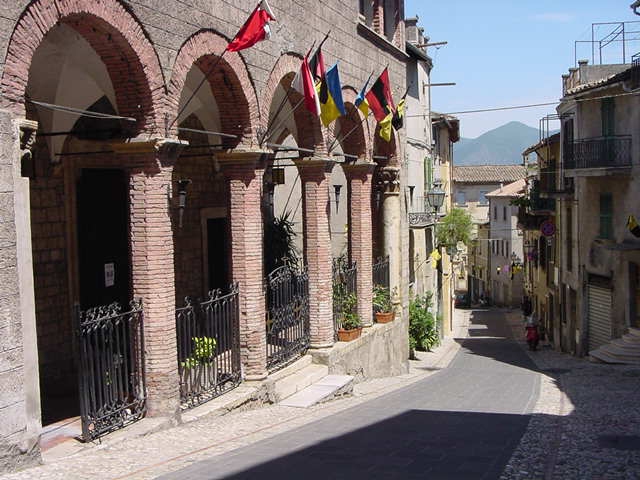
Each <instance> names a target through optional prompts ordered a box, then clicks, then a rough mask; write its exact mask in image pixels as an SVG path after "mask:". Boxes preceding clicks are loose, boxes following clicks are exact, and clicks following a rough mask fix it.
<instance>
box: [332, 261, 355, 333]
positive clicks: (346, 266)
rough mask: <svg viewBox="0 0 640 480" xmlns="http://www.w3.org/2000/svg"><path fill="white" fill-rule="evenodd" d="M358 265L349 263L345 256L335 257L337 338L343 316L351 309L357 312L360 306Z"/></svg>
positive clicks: (334, 293)
mask: <svg viewBox="0 0 640 480" xmlns="http://www.w3.org/2000/svg"><path fill="white" fill-rule="evenodd" d="M357 275H358V267H357V265H356V263H355V262H353V263H351V264H350V263H348V261H347V260H346V259H345V258H344V257H339V258H334V259H333V328H334V332H335V335H336V338H337V335H338V330H339V329H340V328H342V318H343V316H344V314H345V313H346V310H349V312H350V313H357V308H358V286H357Z"/></svg>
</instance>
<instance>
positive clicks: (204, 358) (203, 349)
mask: <svg viewBox="0 0 640 480" xmlns="http://www.w3.org/2000/svg"><path fill="white" fill-rule="evenodd" d="M191 340H193V351H192V353H191V356H190V357H187V358H185V359H184V361H182V362H180V369H179V370H180V386H181V390H183V389H184V390H185V391H184V393H196V394H198V393H201V392H203V391H205V390H206V389H207V388H209V387H211V386H214V385H216V383H217V377H218V372H217V368H216V362H215V351H216V346H217V342H216V339H215V338H212V337H192V338H191Z"/></svg>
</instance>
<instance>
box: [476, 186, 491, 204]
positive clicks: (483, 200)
mask: <svg viewBox="0 0 640 480" xmlns="http://www.w3.org/2000/svg"><path fill="white" fill-rule="evenodd" d="M487 193H489V192H488V191H486V190H481V191H480V193H479V194H478V204H479V205H489V200H487Z"/></svg>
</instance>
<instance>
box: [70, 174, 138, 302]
mask: <svg viewBox="0 0 640 480" xmlns="http://www.w3.org/2000/svg"><path fill="white" fill-rule="evenodd" d="M128 194H129V190H128V176H127V174H126V172H124V171H123V170H116V169H87V168H85V169H82V170H80V176H79V178H78V183H77V190H76V200H77V212H78V223H77V225H78V226H77V228H78V273H79V303H80V308H81V309H83V310H86V309H87V308H92V307H96V306H102V305H109V304H111V303H113V302H118V303H120V304H121V305H122V306H123V307H126V306H127V305H128V303H129V301H130V300H131V265H130V255H129V198H128Z"/></svg>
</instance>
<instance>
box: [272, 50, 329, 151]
mask: <svg viewBox="0 0 640 480" xmlns="http://www.w3.org/2000/svg"><path fill="white" fill-rule="evenodd" d="M301 58H302V57H301V56H300V55H298V54H295V53H291V52H289V53H285V54H283V55H282V56H280V58H278V61H277V62H276V64H275V66H274V67H273V70H271V73H270V74H269V78H268V80H267V83H266V85H265V87H264V90H263V92H262V95H261V98H263V99H264V101H263V103H262V106H261V110H262V116H261V119H262V122H261V125H260V127H261V129H264V130H265V131H266V128H267V126H268V124H269V121H270V118H269V113H270V110H271V107H272V103H273V101H274V98H275V95H276V89H277V88H278V86H279V85H282V87H283V88H284V90H285V91H287V89H288V88H289V86H290V85H291V81H292V80H293V77H294V76H295V74H296V72H297V71H298V70H299V69H300V62H301ZM300 99H302V95H300V94H299V93H298V92H295V91H292V92H290V94H289V105H290V107H291V108H293V107H295V106H296V104H297V103H298V102H299V101H300ZM282 116H283V113H281V114H280V119H281V118H282ZM293 118H294V120H295V123H296V129H297V138H296V142H297V143H298V146H299V147H302V148H309V149H313V150H315V151H316V154H318V155H322V154H323V153H326V149H327V146H326V144H325V141H324V135H323V129H322V126H321V124H320V118H319V117H315V116H314V115H312V114H311V113H310V112H309V111H307V110H306V109H305V108H304V105H300V106H298V108H297V109H296V110H295V112H294V114H293ZM280 119H279V120H280Z"/></svg>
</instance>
